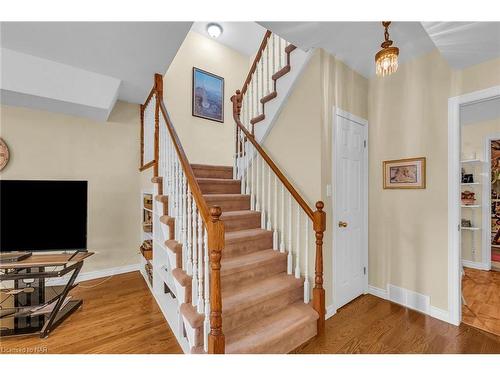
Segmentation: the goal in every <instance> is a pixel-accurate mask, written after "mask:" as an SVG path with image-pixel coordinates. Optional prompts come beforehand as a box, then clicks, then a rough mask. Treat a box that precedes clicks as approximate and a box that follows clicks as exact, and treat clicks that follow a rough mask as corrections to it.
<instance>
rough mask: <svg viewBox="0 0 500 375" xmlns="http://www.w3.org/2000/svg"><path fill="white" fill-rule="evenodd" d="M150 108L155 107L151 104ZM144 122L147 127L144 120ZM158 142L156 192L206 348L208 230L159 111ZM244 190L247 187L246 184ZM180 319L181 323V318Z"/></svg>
mask: <svg viewBox="0 0 500 375" xmlns="http://www.w3.org/2000/svg"><path fill="white" fill-rule="evenodd" d="M153 99H154V98H153ZM153 99H152V100H150V102H152V103H154V102H155V100H153ZM152 107H153V108H154V105H152ZM148 108H149V106H148V107H145V117H144V118H145V121H146V119H147V121H152V122H153V125H154V110H153V111H152V114H153V116H152V117H151V116H149V115H146V112H147V111H149V109H148ZM150 112H151V111H150ZM144 125H145V128H146V122H145V123H144ZM158 141H159V143H158V146H159V159H158V175H159V176H161V177H162V178H163V181H164V183H163V192H159V193H160V194H166V195H168V215H169V216H171V217H173V218H174V219H175V224H174V227H175V230H174V233H173V237H174V238H175V240H177V242H179V243H180V244H182V249H183V251H182V269H183V270H184V272H186V274H187V275H189V276H191V278H192V280H191V295H190V296H189V297H190V299H191V302H190V303H191V305H192V306H193V308H194V309H195V310H196V312H197V313H199V314H202V315H203V316H204V323H203V327H202V330H203V347H204V350H205V351H207V350H208V333H209V331H210V282H209V275H210V272H209V270H210V268H209V256H208V239H207V238H208V232H207V230H206V228H205V224H204V222H203V219H202V217H201V214H200V210H199V208H198V206H197V204H196V201H195V199H194V196H193V192H192V189H191V187H190V186H189V184H188V181H187V176H186V173H185V171H184V170H183V168H182V163H181V161H180V159H179V156H178V154H177V151H176V149H175V146H174V143H173V141H172V137H171V136H170V133H169V131H168V129H167V126H166V123H165V119H164V118H163V116H162V114H160V118H159V137H158ZM245 153H246V151H242V152H241V155H245ZM249 160H250V159H249V158H248V157H246V159H245V161H244V162H243V163H239V170H240V171H243V169H245V168H248V165H247V162H248V161H249ZM238 178H246V176H244V175H243V174H239V175H238ZM244 189H245V190H246V189H247V185H246V184H245V185H244ZM248 189H250V181H249V182H248ZM165 239H167V238H165ZM175 267H176V264H172V265H171V267H167V269H168V270H171V269H173V268H175ZM182 302H184V301H179V303H182ZM180 322H181V324H184V323H183V322H182V320H181V321H180Z"/></svg>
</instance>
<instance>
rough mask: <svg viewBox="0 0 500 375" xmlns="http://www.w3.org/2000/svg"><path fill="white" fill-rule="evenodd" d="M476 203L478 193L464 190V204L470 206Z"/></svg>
mask: <svg viewBox="0 0 500 375" xmlns="http://www.w3.org/2000/svg"><path fill="white" fill-rule="evenodd" d="M475 203H476V193H473V192H472V191H469V190H466V191H462V204H464V205H466V206H470V205H472V204H475Z"/></svg>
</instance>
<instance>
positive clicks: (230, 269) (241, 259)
mask: <svg viewBox="0 0 500 375" xmlns="http://www.w3.org/2000/svg"><path fill="white" fill-rule="evenodd" d="M286 257H287V254H286V253H280V252H279V251H276V250H273V249H268V250H261V251H256V252H254V253H249V254H245V255H241V256H238V257H233V258H228V259H223V260H222V261H221V267H222V268H221V277H224V276H228V275H232V274H234V273H238V272H243V271H245V269H248V268H254V267H259V266H262V265H263V264H265V263H267V262H270V261H276V260H285V261H286Z"/></svg>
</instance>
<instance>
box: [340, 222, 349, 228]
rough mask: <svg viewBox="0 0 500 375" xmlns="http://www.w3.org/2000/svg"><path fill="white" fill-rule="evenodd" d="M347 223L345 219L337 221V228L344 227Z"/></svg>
mask: <svg viewBox="0 0 500 375" xmlns="http://www.w3.org/2000/svg"><path fill="white" fill-rule="evenodd" d="M346 227H347V223H346V222H345V221H339V228H346Z"/></svg>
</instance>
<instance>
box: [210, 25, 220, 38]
mask: <svg viewBox="0 0 500 375" xmlns="http://www.w3.org/2000/svg"><path fill="white" fill-rule="evenodd" d="M207 33H208V35H210V36H211V37H212V38H214V39H217V38H218V37H219V36H220V35H221V34H222V26H221V25H219V24H218V23H209V24H208V25H207Z"/></svg>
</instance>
